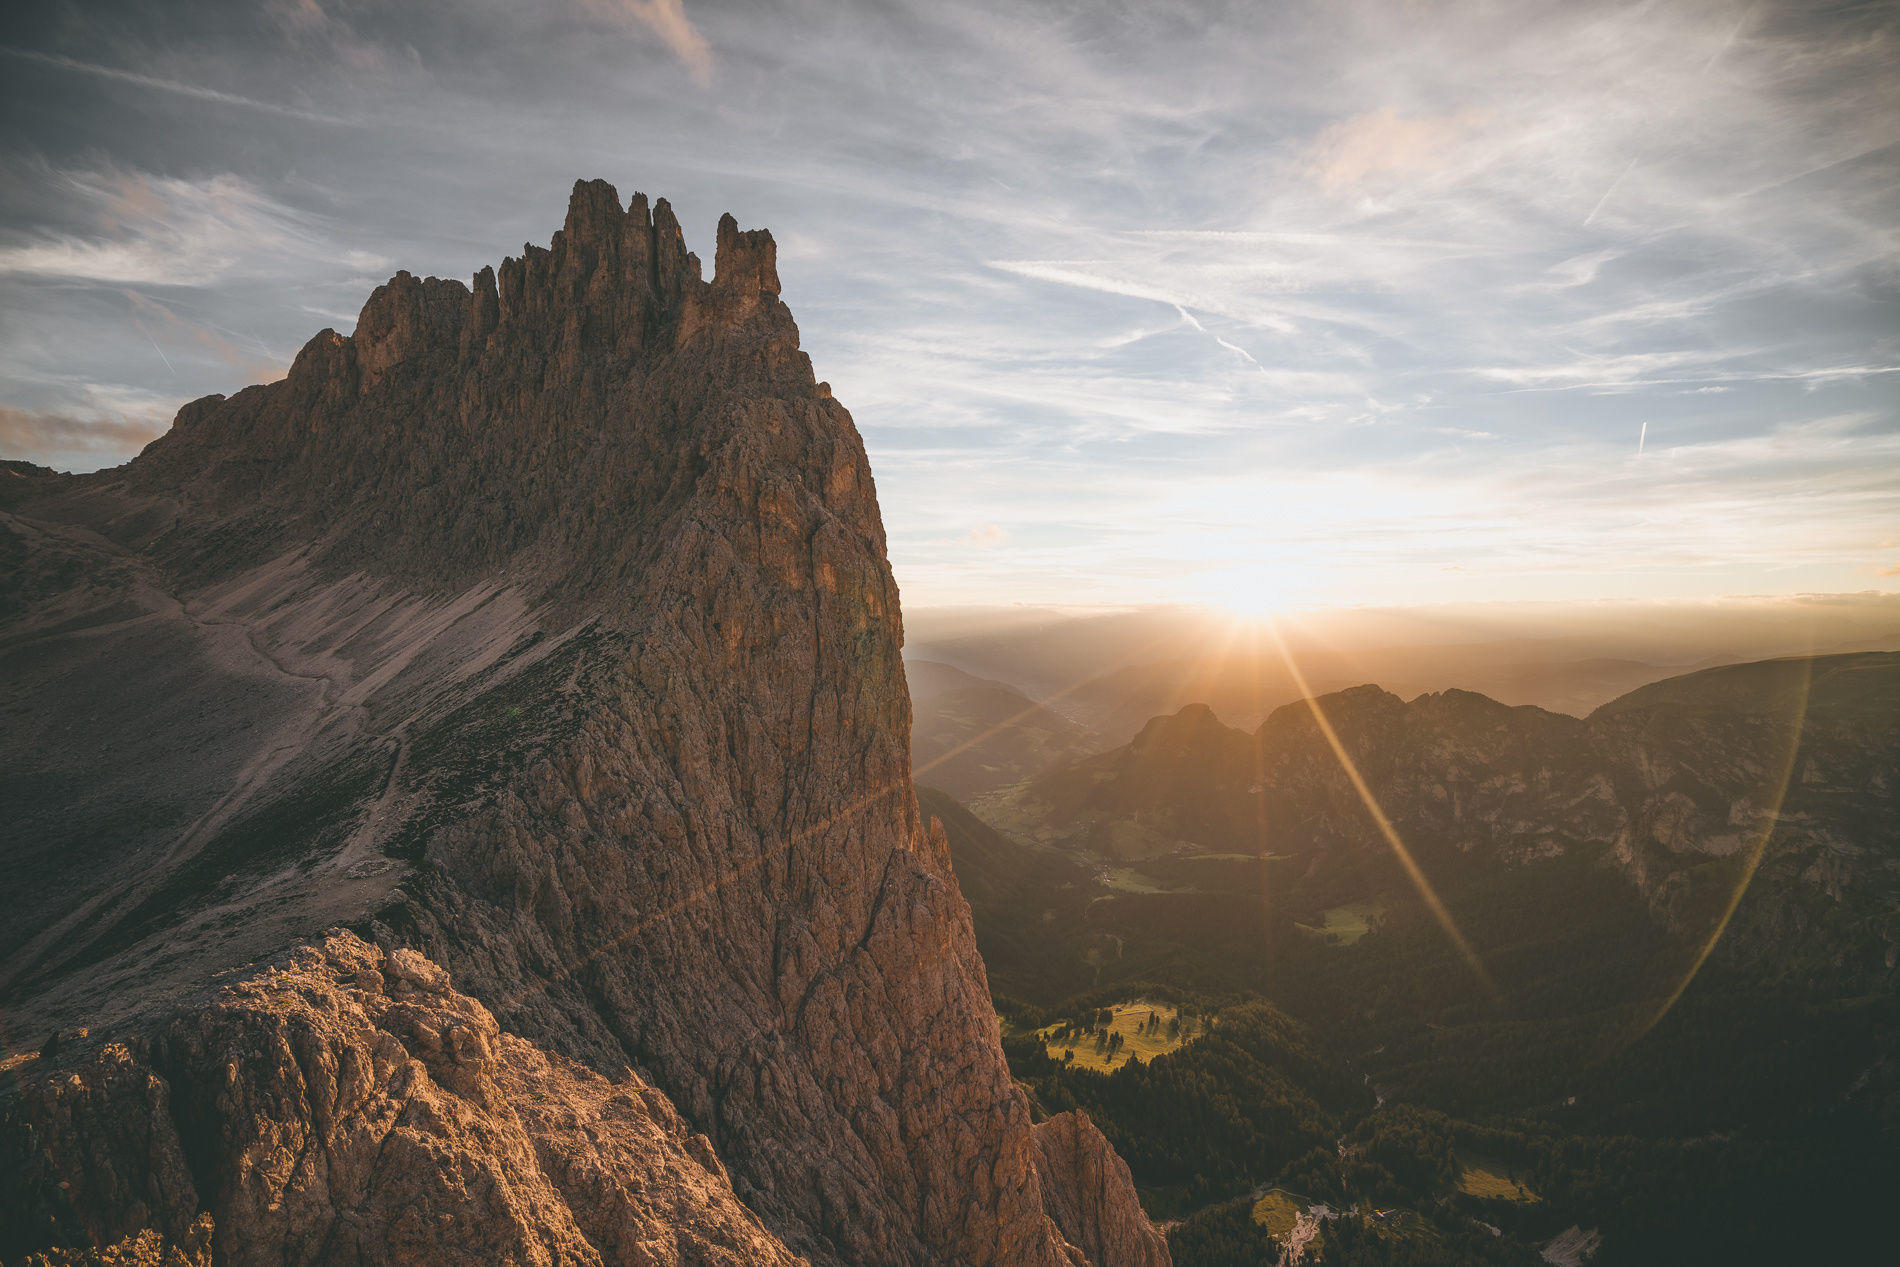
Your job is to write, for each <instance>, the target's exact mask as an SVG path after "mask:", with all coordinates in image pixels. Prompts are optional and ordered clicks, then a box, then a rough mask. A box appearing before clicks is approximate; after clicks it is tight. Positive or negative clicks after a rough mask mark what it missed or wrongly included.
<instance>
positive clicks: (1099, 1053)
mask: <svg viewBox="0 0 1900 1267" xmlns="http://www.w3.org/2000/svg"><path fill="white" fill-rule="evenodd" d="M1110 1010H1111V1011H1112V1012H1113V1013H1114V1020H1113V1021H1112V1022H1111V1023H1110V1024H1109V1026H1108V1031H1107V1032H1109V1033H1115V1034H1120V1035H1121V1036H1122V1045H1121V1046H1120V1047H1118V1048H1116V1049H1115V1050H1114V1051H1112V1052H1111V1051H1108V1050H1105V1049H1102V1048H1098V1047H1097V1046H1096V1043H1095V1038H1094V1036H1093V1035H1092V1034H1087V1033H1084V1034H1080V1035H1077V1036H1075V1037H1073V1038H1064V1039H1058V1038H1057V1037H1056V1035H1057V1034H1059V1033H1060V1032H1061V1030H1062V1026H1060V1025H1051V1026H1048V1027H1047V1028H1045V1029H1043V1030H1041V1031H1040V1032H1041V1034H1042V1039H1043V1049H1044V1050H1045V1051H1047V1052H1048V1053H1049V1059H1051V1060H1056V1061H1060V1060H1061V1059H1062V1053H1063V1052H1064V1051H1073V1052H1074V1053H1075V1059H1074V1060H1072V1061H1071V1062H1070V1068H1073V1069H1093V1070H1096V1071H1097V1072H1099V1073H1108V1072H1109V1071H1111V1070H1114V1069H1119V1068H1121V1067H1122V1066H1123V1065H1125V1064H1127V1063H1128V1062H1129V1061H1130V1060H1131V1059H1133V1058H1134V1057H1136V1056H1139V1057H1141V1058H1142V1060H1144V1061H1148V1060H1153V1059H1154V1058H1155V1057H1156V1056H1160V1055H1164V1054H1166V1053H1168V1052H1171V1051H1173V1050H1175V1049H1176V1048H1177V1047H1181V1046H1184V1045H1185V1044H1187V1043H1188V1042H1190V1041H1192V1040H1193V1037H1194V1034H1198V1033H1200V1032H1202V1031H1201V1030H1200V1029H1196V1030H1194V1032H1193V1033H1190V1032H1188V1029H1187V1027H1186V1026H1185V1025H1184V1026H1183V1027H1182V1029H1181V1031H1180V1032H1179V1033H1178V1034H1173V1035H1172V1036H1170V1029H1171V1026H1170V1023H1171V1022H1172V1021H1174V1020H1175V1018H1176V1017H1177V1016H1178V1015H1179V1012H1178V1011H1177V1010H1176V1009H1175V1008H1172V1007H1169V1006H1168V1005H1167V1004H1165V1003H1149V1002H1147V1001H1145V1000H1141V999H1137V1000H1136V1001H1134V1002H1133V1003H1117V1004H1116V1005H1115V1006H1114V1007H1113V1008H1111V1009H1110ZM1151 1017H1153V1018H1158V1020H1159V1024H1156V1025H1153V1026H1150V1024H1149V1019H1150V1018H1151ZM1194 1023H1196V1024H1200V1025H1204V1024H1205V1023H1206V1022H1205V1021H1200V1022H1194Z"/></svg>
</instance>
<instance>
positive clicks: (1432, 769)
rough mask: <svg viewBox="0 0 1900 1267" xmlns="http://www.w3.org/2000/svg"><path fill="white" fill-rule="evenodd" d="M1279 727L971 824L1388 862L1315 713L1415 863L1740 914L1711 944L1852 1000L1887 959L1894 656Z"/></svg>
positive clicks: (1185, 749) (1210, 730) (1897, 851)
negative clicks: (1527, 872)
mask: <svg viewBox="0 0 1900 1267" xmlns="http://www.w3.org/2000/svg"><path fill="white" fill-rule="evenodd" d="M1314 705H1316V707H1315V706H1311V705H1309V704H1308V703H1305V702H1301V703H1297V704H1290V705H1287V706H1285V707H1283V708H1281V709H1278V710H1277V711H1275V712H1274V713H1273V714H1272V715H1271V716H1270V717H1268V718H1267V720H1266V721H1265V722H1264V723H1262V724H1261V726H1260V728H1259V729H1258V730H1257V731H1256V732H1254V733H1253V734H1251V735H1250V734H1248V733H1246V732H1244V731H1240V730H1235V729H1233V728H1230V727H1228V726H1225V725H1223V724H1221V723H1220V721H1219V720H1218V719H1217V718H1216V717H1215V716H1214V715H1213V713H1212V712H1211V711H1210V710H1208V709H1207V708H1206V707H1205V706H1202V705H1190V706H1189V707H1187V708H1184V709H1182V710H1181V711H1180V712H1179V713H1177V714H1173V715H1171V716H1167V717H1157V718H1155V719H1153V720H1152V721H1150V722H1149V724H1148V725H1147V726H1146V727H1145V728H1144V729H1143V730H1142V732H1141V734H1140V735H1138V736H1137V737H1136V739H1135V740H1134V742H1132V743H1130V744H1128V745H1125V746H1124V747H1121V748H1117V749H1115V750H1113V751H1110V752H1106V753H1102V754H1100V755H1097V756H1094V757H1089V758H1085V759H1083V760H1081V761H1078V762H1075V763H1073V764H1071V765H1069V766H1067V767H1064V768H1062V769H1058V770H1055V771H1052V772H1050V773H1048V774H1046V775H1044V776H1043V777H1041V778H1039V779H1036V780H1033V781H1032V782H1030V783H1029V784H1027V785H1026V786H1025V787H1024V788H1023V789H1022V790H1021V791H1020V792H1019V793H1017V794H1015V795H1014V796H1011V797H1008V798H1004V799H1002V800H999V801H996V802H994V803H991V804H988V805H986V806H985V813H986V815H987V816H988V817H990V818H991V819H992V821H995V822H996V823H997V824H998V825H999V826H1002V827H1004V828H1006V829H1008V830H1012V831H1015V832H1018V833H1019V834H1022V835H1025V836H1027V837H1029V838H1031V839H1034V840H1038V841H1041V842H1043V843H1045V844H1058V845H1064V846H1070V847H1079V848H1084V849H1087V850H1090V851H1092V852H1094V853H1097V854H1100V855H1103V856H1105V857H1111V858H1131V859H1135V858H1152V857H1159V856H1162V855H1183V856H1194V855H1203V854H1210V853H1211V854H1228V853H1239V854H1249V855H1269V854H1271V855H1277V856H1281V857H1290V858H1294V859H1300V858H1306V859H1310V860H1311V864H1312V866H1313V867H1315V868H1320V869H1324V868H1325V867H1327V866H1330V865H1335V864H1336V863H1337V862H1338V860H1339V859H1341V858H1345V857H1350V856H1354V855H1358V856H1370V857H1380V858H1383V857H1384V856H1386V855H1387V854H1388V853H1389V847H1388V846H1387V844H1386V842H1385V839H1384V837H1383V834H1382V832H1381V830H1380V828H1379V825H1378V823H1377V821H1376V819H1375V818H1374V816H1373V814H1372V812H1371V811H1370V810H1369V809H1368V806H1367V802H1366V799H1365V796H1363V795H1362V793H1361V790H1360V789H1359V788H1358V787H1357V786H1355V784H1354V782H1353V780H1352V778H1351V777H1350V775H1349V774H1348V772H1347V769H1346V767H1345V765H1344V764H1342V762H1341V760H1340V758H1339V757H1338V756H1337V755H1335V753H1334V751H1333V747H1332V743H1331V741H1330V740H1329V739H1328V737H1327V735H1326V733H1325V729H1324V728H1323V727H1322V725H1321V723H1320V720H1319V719H1320V717H1322V716H1323V717H1324V719H1325V722H1326V725H1327V726H1330V728H1331V730H1332V732H1333V736H1334V737H1335V738H1336V739H1337V740H1338V743H1339V746H1340V747H1341V748H1342V749H1343V750H1344V752H1345V754H1346V755H1347V756H1348V757H1349V758H1350V761H1351V763H1352V767H1353V769H1354V770H1355V771H1356V772H1357V773H1358V774H1359V775H1360V777H1361V778H1362V779H1363V780H1364V784H1365V791H1366V792H1368V793H1370V795H1371V797H1372V800H1373V801H1374V802H1375V803H1376V804H1377V806H1378V807H1379V810H1380V811H1381V812H1382V813H1383V814H1384V815H1386V817H1387V818H1388V819H1389V821H1390V823H1391V824H1392V826H1393V828H1394V830H1395V831H1396V832H1397V834H1398V835H1399V837H1400V838H1401V839H1402V840H1403V841H1404V842H1406V844H1407V846H1408V848H1409V849H1410V850H1411V851H1412V852H1414V853H1415V854H1419V855H1420V856H1423V857H1426V858H1428V859H1429V858H1430V857H1432V856H1440V857H1465V858H1470V859H1478V860H1489V861H1497V862H1502V863H1504V864H1507V865H1515V864H1519V863H1523V862H1527V861H1529V860H1532V859H1536V858H1548V857H1555V856H1564V855H1574V856H1578V857H1583V858H1588V859H1592V860H1599V861H1601V862H1602V863H1603V864H1604V865H1606V866H1610V867H1613V868H1615V869H1618V870H1620V871H1621V872H1622V873H1623V874H1625V875H1627V876H1628V877H1629V878H1630V879H1631V880H1632V881H1633V882H1634V883H1635V884H1636V885H1637V886H1638V887H1639V888H1640V889H1641V891H1642V892H1643V894H1644V896H1645V897H1646V898H1647V900H1648V901H1649V903H1650V905H1651V907H1652V908H1653V909H1654V910H1655V911H1656V912H1657V913H1658V914H1659V915H1661V916H1662V918H1663V919H1664V921H1665V922H1666V923H1668V924H1670V925H1671V926H1673V927H1675V928H1677V929H1679V930H1681V931H1685V932H1689V933H1692V934H1694V933H1696V932H1697V930H1703V929H1707V928H1710V927H1712V926H1713V925H1715V924H1716V923H1717V922H1718V921H1720V920H1721V919H1722V918H1723V911H1724V909H1725V907H1726V905H1727V903H1728V900H1729V898H1730V896H1731V895H1733V894H1734V893H1735V892H1736V891H1737V890H1738V888H1745V889H1746V891H1747V892H1748V893H1749V894H1750V901H1749V902H1748V903H1747V904H1746V905H1745V906H1743V907H1741V908H1740V910H1739V911H1738V913H1737V916H1736V920H1737V923H1736V926H1735V927H1734V928H1733V929H1731V930H1730V933H1729V937H1728V940H1727V943H1725V944H1726V946H1727V948H1728V949H1730V950H1736V949H1750V950H1752V952H1753V953H1756V954H1762V953H1766V952H1768V951H1770V950H1772V951H1774V952H1775V953H1776V954H1787V953H1789V952H1793V951H1797V950H1798V951H1799V952H1800V953H1799V954H1797V955H1796V956H1795V958H1796V960H1797V961H1799V962H1803V963H1806V964H1808V965H1810V966H1820V965H1823V964H1825V965H1827V968H1828V971H1829V972H1830V974H1835V973H1838V974H1841V975H1843V976H1844V978H1845V979H1846V980H1849V981H1858V982H1861V983H1862V984H1865V985H1872V984H1875V983H1881V982H1890V981H1891V977H1892V973H1893V971H1894V967H1895V964H1896V962H1900V934H1896V931H1895V924H1894V918H1893V916H1894V912H1895V911H1896V910H1900V837H1896V835H1895V827H1894V824H1895V822H1896V821H1900V819H1897V818H1896V815H1895V810H1896V808H1900V807H1896V805H1895V797H1896V796H1897V795H1900V765H1897V764H1896V763H1897V762H1900V655H1896V654H1894V653H1892V652H1865V653H1857V654H1845V655H1835V656H1821V657H1812V658H1798V659H1788V660H1771V661H1761V662H1756V663H1751V664H1738V665H1727V666H1722V667H1717V668H1712V669H1706V670H1703V671H1701V672H1697V673H1692V674H1687V675H1684V676H1682V677H1677V678H1671V679H1668V680H1666V681H1663V682H1657V683H1653V684H1651V685H1648V686H1644V687H1641V688H1639V689H1637V690H1635V691H1632V692H1630V693H1629V694H1628V695H1625V696H1622V697H1621V698H1619V699H1617V700H1615V701H1613V702H1611V703H1609V704H1606V705H1604V706H1603V707H1602V708H1599V709H1598V710H1596V711H1595V712H1594V713H1592V714H1591V716H1590V717H1589V718H1587V719H1578V718H1575V717H1570V716H1567V715H1564V714H1560V713H1550V712H1546V711H1544V710H1542V709H1538V708H1533V707H1529V706H1523V707H1516V708H1513V707H1509V706H1507V705H1504V704H1500V703H1498V702H1496V701H1495V700H1491V699H1488V698H1486V697H1485V696H1482V695H1477V694H1474V693H1472V692H1468V691H1444V692H1440V693H1437V694H1429V695H1421V696H1419V697H1417V698H1416V699H1413V700H1411V701H1409V702H1407V701H1405V700H1401V699H1400V698H1399V697H1398V696H1396V695H1393V694H1391V693H1389V692H1387V691H1383V690H1381V689H1379V688H1378V687H1375V686H1360V687H1354V688H1352V689H1350V690H1346V691H1340V692H1336V693H1333V694H1330V695H1325V696H1321V697H1320V698H1318V699H1317V700H1316V701H1314Z"/></svg>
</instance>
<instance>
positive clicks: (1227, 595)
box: [1199, 560, 1300, 619]
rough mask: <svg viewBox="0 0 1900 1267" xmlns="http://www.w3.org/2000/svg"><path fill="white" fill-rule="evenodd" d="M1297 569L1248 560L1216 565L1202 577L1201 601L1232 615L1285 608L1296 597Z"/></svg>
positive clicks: (1266, 613)
mask: <svg viewBox="0 0 1900 1267" xmlns="http://www.w3.org/2000/svg"><path fill="white" fill-rule="evenodd" d="M1297 572H1298V569H1296V568H1292V567H1287V566H1285V565H1280V564H1275V563H1270V562H1264V561H1254V560H1247V561H1244V562H1238V563H1234V564H1230V565H1227V566H1223V567H1220V568H1217V569H1215V570H1213V571H1210V572H1207V573H1205V574H1204V575H1203V576H1202V577H1201V578H1200V582H1201V584H1200V594H1199V601H1200V602H1203V603H1206V604H1207V605H1209V606H1212V607H1218V608H1220V609H1221V610H1222V611H1224V612H1227V613H1228V614H1229V615H1232V616H1242V617H1246V618H1248V619H1258V618H1260V617H1263V616H1272V615H1274V614H1276V613H1278V612H1280V611H1283V610H1284V609H1285V608H1286V607H1287V606H1288V605H1289V604H1290V603H1292V602H1294V601H1296V600H1295V598H1294V593H1295V591H1296V589H1297V587H1298V584H1299V581H1300V577H1299V576H1298V575H1297Z"/></svg>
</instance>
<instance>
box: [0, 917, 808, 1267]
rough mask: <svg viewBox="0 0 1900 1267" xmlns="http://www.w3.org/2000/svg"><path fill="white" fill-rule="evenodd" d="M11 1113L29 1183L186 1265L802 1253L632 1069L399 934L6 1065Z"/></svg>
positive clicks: (744, 1257)
mask: <svg viewBox="0 0 1900 1267" xmlns="http://www.w3.org/2000/svg"><path fill="white" fill-rule="evenodd" d="M161 1071H162V1072H161ZM174 1096H175V1097H176V1098H174ZM15 1111H16V1112H19V1113H21V1114H22V1115H23V1116H24V1117H26V1118H28V1119H29V1120H31V1121H32V1122H33V1123H34V1124H35V1125H36V1126H37V1127H38V1128H39V1130H40V1132H41V1138H42V1139H43V1140H44V1142H45V1145H46V1147H45V1149H44V1151H43V1152H42V1153H41V1154H40V1156H39V1157H38V1158H36V1159H35V1160H36V1161H37V1163H38V1164H37V1167H35V1168H34V1169H32V1170H30V1171H29V1172H28V1173H29V1175H30V1182H32V1183H34V1184H35V1185H36V1186H38V1187H39V1188H40V1189H41V1190H51V1189H56V1190H58V1191H60V1192H61V1194H62V1197H63V1201H64V1204H65V1206H66V1209H68V1210H70V1212H71V1213H70V1215H69V1216H68V1217H69V1218H70V1219H71V1221H72V1224H73V1225H74V1226H73V1228H72V1229H71V1230H73V1231H80V1232H82V1233H83V1236H84V1239H89V1240H91V1241H92V1242H93V1243H94V1244H104V1245H112V1244H124V1243H125V1242H126V1241H131V1242H132V1246H131V1247H132V1248H137V1240H138V1238H139V1237H140V1236H143V1237H144V1239H145V1241H146V1245H147V1248H148V1251H149V1249H151V1248H157V1247H160V1246H162V1247H163V1248H164V1249H165V1250H169V1251H171V1252H174V1253H176V1254H179V1255H181V1256H182V1257H184V1258H185V1260H186V1261H204V1262H210V1261H211V1259H210V1256H209V1253H208V1252H207V1251H208V1249H209V1245H210V1244H211V1243H213V1242H215V1244H216V1249H217V1253H218V1254H219V1255H220V1256H221V1258H222V1261H227V1262H241V1263H280V1262H281V1263H293V1262H294V1263H359V1262H376V1263H415V1264H426V1263H466V1264H471V1265H474V1264H488V1263H497V1262H545V1263H601V1262H615V1263H642V1264H655V1265H656V1267H657V1265H658V1264H679V1263H695V1264H697V1263H707V1264H711V1263H731V1264H742V1263H743V1264H750V1263H781V1264H790V1263H793V1262H798V1261H802V1260H800V1259H797V1258H795V1257H794V1256H793V1255H792V1254H790V1253H789V1252H787V1250H786V1249H785V1247H784V1246H783V1245H782V1244H780V1243H779V1241H778V1240H777V1238H775V1237H774V1236H772V1234H771V1233H770V1232H768V1231H767V1230H766V1229H765V1228H764V1226H763V1225H761V1224H760V1222H759V1220H758V1218H757V1216H755V1215H754V1214H752V1212H751V1211H749V1210H747V1209H746V1208H745V1207H744V1206H743V1205H741V1204H740V1203H739V1201H738V1199H737V1198H736V1197H735V1196H734V1195H733V1192H732V1185H731V1183H730V1181H729V1180H728V1178H727V1176H726V1173H725V1171H724V1170H723V1169H722V1168H721V1166H720V1165H719V1162H718V1159H717V1158H716V1157H715V1156H714V1155H713V1154H712V1151H711V1149H710V1147H708V1146H707V1144H706V1141H705V1137H704V1136H702V1135H697V1134H695V1133H694V1132H692V1131H691V1129H690V1128H689V1127H688V1126H687V1125H686V1123H685V1122H684V1121H682V1120H681V1118H680V1116H679V1114H678V1113H676V1112H675V1111H674V1109H673V1107H672V1105H671V1103H669V1102H668V1100H667V1099H666V1097H665V1096H664V1095H661V1094H660V1093H658V1092H657V1091H655V1090H654V1089H653V1088H652V1087H651V1086H649V1085H648V1084H647V1083H646V1082H645V1081H644V1080H642V1079H641V1078H639V1077H638V1076H637V1075H634V1074H632V1073H630V1072H623V1073H622V1074H621V1075H620V1076H619V1077H617V1078H606V1077H602V1076H601V1075H599V1074H597V1073H594V1072H593V1071H592V1070H589V1069H587V1068H586V1067H584V1066H582V1065H579V1064H576V1063H575V1062H573V1061H570V1060H566V1059H564V1058H562V1057H559V1056H554V1055H551V1054H549V1053H547V1052H544V1051H541V1050H539V1049H538V1048H536V1047H534V1046H533V1045H532V1044H530V1043H528V1042H526V1041H525V1040H523V1039H521V1038H519V1037H517V1036H516V1035H513V1034H506V1033H503V1032H502V1031H501V1030H500V1028H499V1027H498V1026H497V1025H496V1023H495V1019H494V1017H493V1016H492V1015H490V1013H489V1012H488V1010H487V1009H486V1008H484V1007H482V1005H481V1004H479V1003H477V1002H476V1001H475V1000H473V999H471V998H469V997H467V996H466V995H461V994H457V993H455V992H454V991H453V990H452V989H450V988H449V984H448V974H447V973H445V972H443V971H442V969H441V968H439V967H437V966H436V965H434V964H432V963H430V962H429V961H428V960H427V959H424V958H423V957H422V956H421V955H419V954H417V953H416V952H415V951H413V950H408V949H398V950H396V951H395V952H393V953H391V954H384V953H383V952H382V951H380V950H378V949H376V948H375V947H373V946H369V945H366V944H365V943H364V942H362V941H361V940H360V939H358V938H356V937H354V936H352V935H350V934H348V933H338V934H334V935H332V936H330V937H327V938H325V939H324V940H323V941H322V942H321V943H319V944H317V945H315V946H310V947H304V948H301V949H299V950H298V951H296V952H294V953H293V954H291V955H290V956H288V957H287V959H286V961H285V962H284V963H283V964H281V965H279V966H275V967H272V968H268V969H266V970H264V971H262V972H259V973H256V974H254V975H249V976H246V977H244V978H243V979H241V980H239V981H237V982H235V983H234V984H233V985H231V986H230V987H229V988H228V989H226V990H225V991H223V992H221V993H220V995H219V996H218V997H217V998H216V999H215V1000H214V1001H212V1002H210V1003H209V1004H207V1005H206V1006H204V1007H202V1008H198V1009H193V1010H191V1011H188V1012H186V1013H183V1014H180V1015H177V1016H174V1017H173V1018H172V1019H171V1020H170V1021H169V1022H168V1023H167V1024H166V1025H165V1027H164V1028H163V1029H162V1030H161V1031H159V1032H158V1034H157V1035H156V1036H154V1037H151V1038H148V1039H142V1040H139V1041H137V1042H135V1043H134V1044H132V1045H130V1046H128V1045H127V1044H124V1043H116V1042H115V1043H111V1044H108V1045H106V1046H104V1047H103V1048H102V1049H100V1050H98V1051H96V1052H94V1053H91V1054H90V1055H89V1057H88V1058H87V1059H84V1060H81V1061H78V1062H75V1064H74V1065H73V1066H72V1072H71V1073H69V1074H68V1075H67V1076H66V1077H64V1078H59V1079H52V1080H47V1081H43V1082H38V1083H36V1084H32V1085H30V1087H29V1089H28V1092H27V1098H26V1100H25V1102H24V1103H23V1104H21V1105H19V1106H17V1107H16V1109H15ZM200 1185H202V1187H200ZM205 1210H208V1211H214V1212H215V1214H209V1215H208V1214H206V1213H204V1212H202V1211H205ZM214 1226H215V1235H213V1234H212V1232H213V1228H214ZM155 1261H162V1258H161V1259H159V1260H155Z"/></svg>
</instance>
